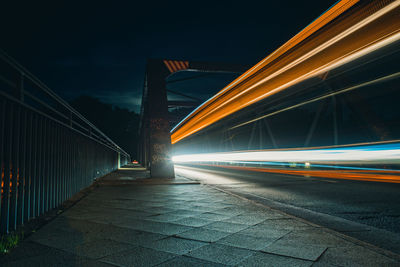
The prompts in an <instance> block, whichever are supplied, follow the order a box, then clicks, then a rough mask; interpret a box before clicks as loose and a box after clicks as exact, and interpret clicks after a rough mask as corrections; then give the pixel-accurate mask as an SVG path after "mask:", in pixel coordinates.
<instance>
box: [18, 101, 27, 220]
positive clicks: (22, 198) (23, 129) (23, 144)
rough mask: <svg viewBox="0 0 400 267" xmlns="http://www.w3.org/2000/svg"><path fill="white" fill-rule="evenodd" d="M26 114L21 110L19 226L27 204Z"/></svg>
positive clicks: (24, 110) (23, 109)
mask: <svg viewBox="0 0 400 267" xmlns="http://www.w3.org/2000/svg"><path fill="white" fill-rule="evenodd" d="M26 112H27V110H26V109H25V108H22V109H21V115H20V117H21V124H20V129H21V137H20V145H19V146H20V150H19V161H20V162H19V184H18V198H17V201H18V210H17V225H22V224H23V223H24V209H25V206H24V203H25V183H26V162H25V159H26V131H27V128H26V125H27V122H26V119H27V117H26Z"/></svg>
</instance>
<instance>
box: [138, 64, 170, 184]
mask: <svg viewBox="0 0 400 267" xmlns="http://www.w3.org/2000/svg"><path fill="white" fill-rule="evenodd" d="M168 74H169V72H168V70H167V69H166V66H165V64H164V63H163V62H162V60H149V61H148V63H147V99H146V101H147V111H146V113H147V114H146V115H147V123H146V124H147V125H146V126H147V129H146V131H145V132H146V133H147V134H148V138H149V144H148V146H149V148H148V153H149V158H148V160H149V164H150V174H151V177H156V178H174V177H175V173H174V164H173V162H172V160H171V155H170V151H171V135H170V125H169V116H168V100H167V90H166V82H165V79H166V78H167V76H168Z"/></svg>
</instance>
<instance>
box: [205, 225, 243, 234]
mask: <svg viewBox="0 0 400 267" xmlns="http://www.w3.org/2000/svg"><path fill="white" fill-rule="evenodd" d="M248 227H249V226H248V225H245V224H238V223H228V222H214V223H211V224H208V225H206V226H204V228H206V229H210V230H218V231H221V232H227V233H237V232H239V231H242V230H244V229H246V228H248Z"/></svg>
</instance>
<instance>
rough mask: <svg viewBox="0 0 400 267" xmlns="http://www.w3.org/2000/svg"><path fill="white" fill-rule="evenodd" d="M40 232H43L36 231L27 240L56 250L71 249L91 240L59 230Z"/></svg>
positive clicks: (85, 236) (90, 238)
mask: <svg viewBox="0 0 400 267" xmlns="http://www.w3.org/2000/svg"><path fill="white" fill-rule="evenodd" d="M42 230H45V231H38V232H36V233H35V234H33V235H32V236H30V237H29V238H28V239H27V240H29V241H33V242H36V243H39V244H42V245H46V246H49V247H52V248H58V249H67V248H73V247H76V246H78V245H80V244H82V243H84V242H87V241H91V240H93V236H90V237H89V236H87V235H83V234H74V233H71V232H67V231H64V230H60V229H57V230H56V231H48V229H42Z"/></svg>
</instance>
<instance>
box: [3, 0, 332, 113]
mask: <svg viewBox="0 0 400 267" xmlns="http://www.w3.org/2000/svg"><path fill="white" fill-rule="evenodd" d="M8 2H12V3H9V4H6V3H5V1H3V2H2V4H1V5H0V29H1V31H0V32H1V34H0V41H1V42H0V47H1V48H2V49H3V50H5V51H6V52H7V53H8V54H9V55H11V56H12V57H14V58H15V59H17V61H19V62H20V63H21V64H22V65H24V66H25V67H27V68H28V69H29V70H30V71H31V72H32V73H33V74H35V75H36V76H37V77H38V78H39V79H41V80H42V81H43V82H45V83H46V84H47V85H48V86H49V87H50V88H52V89H53V90H54V91H55V92H56V93H58V94H59V95H60V96H61V97H63V98H65V99H67V100H71V99H73V98H75V97H77V96H78V95H81V94H87V95H91V96H94V97H98V98H99V99H100V100H102V101H105V102H108V103H111V104H114V105H119V106H121V107H126V108H129V109H131V110H135V111H138V109H139V105H140V99H141V90H142V86H143V79H144V68H145V62H146V58H151V57H153V58H171V59H185V60H198V61H217V62H232V63H242V64H250V65H254V64H256V63H257V62H258V61H260V60H261V59H262V58H264V57H266V56H267V55H268V54H269V53H271V52H272V51H273V50H275V49H276V48H278V47H279V46H280V45H282V44H283V43H284V42H285V41H287V40H288V39H289V38H291V37H292V36H293V35H294V34H296V33H297V32H299V31H300V30H301V29H303V28H304V27H305V26H307V25H308V24H309V23H310V22H312V21H313V20H314V19H315V18H317V17H318V16H319V15H320V14H321V13H323V12H324V11H325V10H326V9H328V8H329V7H330V6H331V5H332V4H334V3H335V1H326V0H313V1H311V0H310V1H298V0H297V1H266V0H265V1H241V2H235V1H217V0H214V1H188V0H186V1H182V2H177V1H140V2H139V1H133V0H132V1H83V0H81V1H62V0H57V1H51V2H44V1H8ZM218 79H219V84H218V81H217V82H216V83H215V84H217V85H215V86H217V88H213V89H212V90H214V91H215V90H219V89H222V88H219V87H220V86H223V85H224V84H225V83H227V82H229V80H230V79H232V77H229V76H228V77H222V78H221V77H210V78H209V81H208V84H209V83H210V81H211V82H213V80H218ZM224 79H225V80H224ZM205 84H207V82H206V83H205ZM215 86H214V87H215ZM178 87H179V86H178ZM181 87H182V86H181ZM185 87H188V88H189V89H186V88H185V90H186V93H195V92H194V91H195V90H193V89H190V88H191V87H190V83H189V84H186V85H185ZM203 87H204V85H203Z"/></svg>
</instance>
